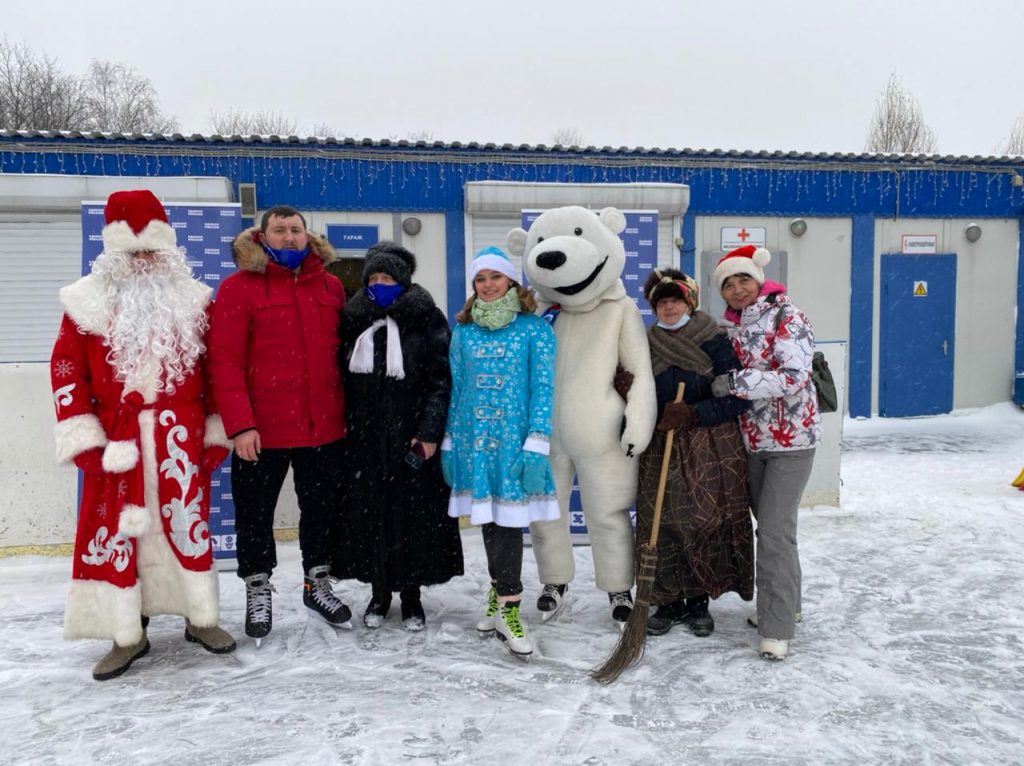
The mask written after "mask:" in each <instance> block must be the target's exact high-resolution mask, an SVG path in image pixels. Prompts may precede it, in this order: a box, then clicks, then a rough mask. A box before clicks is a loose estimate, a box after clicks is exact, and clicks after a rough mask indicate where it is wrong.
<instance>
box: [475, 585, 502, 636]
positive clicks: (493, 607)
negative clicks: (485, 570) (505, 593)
mask: <svg viewBox="0 0 1024 766" xmlns="http://www.w3.org/2000/svg"><path fill="white" fill-rule="evenodd" d="M497 614H498V591H496V590H495V589H494V585H493V584H492V585H491V589H490V590H488V591H487V611H486V612H484V616H483V617H481V618H480V620H479V621H478V622H477V624H476V629H477V632H478V633H479V634H480V635H481V636H484V637H490V636H491V635H492V634H493V633H494V617H495V616H496V615H497Z"/></svg>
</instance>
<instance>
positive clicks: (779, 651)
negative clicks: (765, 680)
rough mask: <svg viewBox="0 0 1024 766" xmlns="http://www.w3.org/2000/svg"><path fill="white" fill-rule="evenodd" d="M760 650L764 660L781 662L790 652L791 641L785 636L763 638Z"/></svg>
mask: <svg viewBox="0 0 1024 766" xmlns="http://www.w3.org/2000/svg"><path fill="white" fill-rule="evenodd" d="M758 652H759V653H760V655H761V659H763V660H773V661H775V662H780V661H782V660H784V659H786V655H787V654H789V641H788V640H787V639H785V638H762V639H761V646H760V648H759V649H758Z"/></svg>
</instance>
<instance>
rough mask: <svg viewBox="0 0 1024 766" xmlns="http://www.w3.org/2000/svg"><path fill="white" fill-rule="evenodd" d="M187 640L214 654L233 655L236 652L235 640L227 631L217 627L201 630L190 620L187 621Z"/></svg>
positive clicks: (212, 626)
mask: <svg viewBox="0 0 1024 766" xmlns="http://www.w3.org/2000/svg"><path fill="white" fill-rule="evenodd" d="M185 640H186V641H191V642H193V643H196V644H199V645H200V646H201V647H203V648H204V649H205V650H206V651H208V652H213V653H214V654H231V652H233V651H235V639H233V638H232V637H231V634H230V633H228V632H227V631H226V630H224V629H223V628H221V627H218V626H216V625H211V626H210V627H208V628H199V627H196V626H195V625H193V624H192V623H191V622H190V621H189V620H188V618H186V619H185Z"/></svg>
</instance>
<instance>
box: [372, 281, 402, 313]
mask: <svg viewBox="0 0 1024 766" xmlns="http://www.w3.org/2000/svg"><path fill="white" fill-rule="evenodd" d="M404 292H405V288H404V287H402V285H385V284H380V283H378V284H375V285H370V286H369V287H367V288H366V294H367V295H369V296H370V300H371V301H373V302H374V303H376V304H377V305H378V306H380V307H381V308H382V309H386V308H387V307H388V306H390V305H391V304H392V303H394V302H395V301H396V300H398V296H400V295H401V294H402V293H404Z"/></svg>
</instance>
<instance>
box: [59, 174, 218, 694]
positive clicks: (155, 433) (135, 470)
mask: <svg viewBox="0 0 1024 766" xmlns="http://www.w3.org/2000/svg"><path fill="white" fill-rule="evenodd" d="M104 212H105V219H106V226H105V227H104V229H103V253H102V254H101V255H100V256H99V257H98V258H97V259H96V262H95V264H94V265H93V269H92V273H91V274H89V275H88V276H85V277H82V278H81V279H79V280H78V281H77V282H75V283H73V284H71V285H68V286H67V287H65V288H63V289H62V290H61V291H60V300H61V303H62V305H63V308H64V317H63V319H62V321H61V326H60V331H59V332H58V333H57V342H56V344H55V345H54V347H53V356H52V358H51V360H50V376H51V380H52V383H53V400H54V404H55V405H56V409H57V426H56V428H55V429H54V433H55V436H56V442H57V460H58V461H59V462H61V463H69V462H74V463H75V465H77V466H78V467H79V468H80V469H82V471H84V474H85V476H84V481H83V484H82V503H81V507H80V508H79V513H78V531H77V534H76V537H75V551H74V559H73V563H72V581H71V587H70V589H69V592H68V602H67V609H66V611H65V615H64V637H65V638H69V639H73V638H109V639H113V642H114V644H113V647H112V648H111V650H110V651H109V652H108V653H107V655H106V656H105V657H103V658H102V659H101V660H100V661H99V663H97V665H96V667H95V668H94V669H93V678H95V679H96V680H98V681H103V680H106V679H109V678H114V677H116V676H118V675H120V674H121V673H123V672H124V671H125V670H127V669H128V667H129V666H130V665H131V663H132V661H133V660H136V659H138V658H139V657H141V656H142V655H144V654H145V653H146V652H148V651H149V641H148V639H147V638H146V627H145V626H146V623H148V620H149V616H150V615H157V614H175V615H181V616H183V617H184V618H185V638H186V639H187V640H189V641H192V642H195V643H198V644H199V645H200V646H202V647H203V648H204V649H207V650H208V651H211V652H214V653H217V654H224V653H227V652H231V651H234V649H235V642H234V639H232V638H231V636H230V635H228V633H226V632H225V631H224V630H222V629H221V628H219V627H218V624H217V623H218V619H219V597H218V586H217V572H216V570H215V569H214V568H213V552H212V549H211V543H210V531H209V527H208V522H209V513H210V506H209V500H210V472H211V471H212V470H214V469H215V468H216V467H217V466H218V465H220V463H221V461H222V460H223V459H224V457H225V456H226V455H227V454H228V450H229V447H230V442H229V441H228V439H227V437H226V436H225V434H224V428H223V426H222V425H221V422H220V416H219V415H217V414H216V408H215V406H214V403H213V401H212V398H211V388H210V387H209V386H208V385H207V380H206V371H205V369H204V367H205V351H206V347H205V342H204V336H205V333H206V328H207V325H208V317H207V309H208V307H209V303H210V293H211V290H210V288H209V287H207V286H205V285H203V284H202V283H200V282H198V281H197V280H195V279H193V277H192V272H191V270H190V269H189V266H188V264H187V262H186V261H185V256H184V252H183V251H182V250H180V249H179V248H178V247H177V241H176V238H175V234H174V229H173V228H171V226H170V225H169V224H168V222H167V214H166V213H165V211H164V208H163V205H161V204H160V202H159V200H157V198H156V197H154V196H153V194H152V193H151V192H149V191H144V190H143V191H123V192H115V193H114V194H112V195H111V196H110V199H108V200H107V206H106V209H105V211H104Z"/></svg>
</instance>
